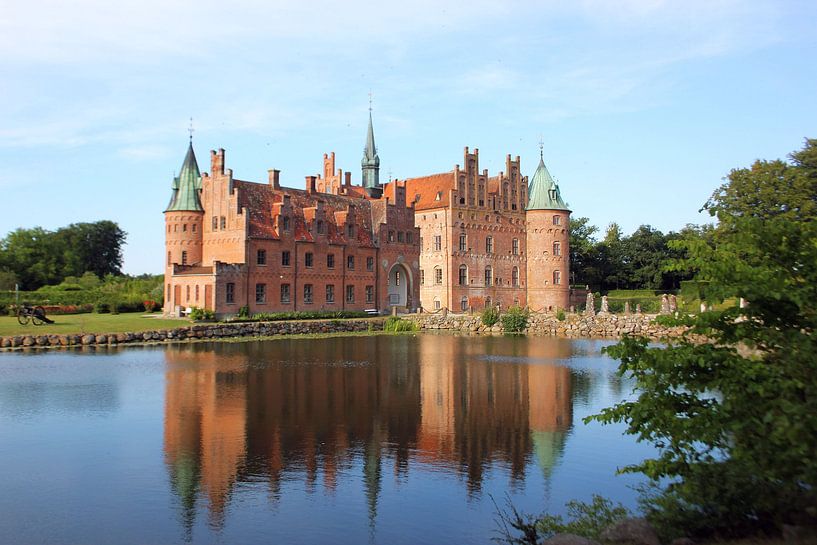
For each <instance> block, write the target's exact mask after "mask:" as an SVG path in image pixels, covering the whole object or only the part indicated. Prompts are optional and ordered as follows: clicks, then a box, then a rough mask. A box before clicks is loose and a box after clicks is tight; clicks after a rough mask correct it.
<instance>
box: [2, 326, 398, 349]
mask: <svg viewBox="0 0 817 545" xmlns="http://www.w3.org/2000/svg"><path fill="white" fill-rule="evenodd" d="M370 329H374V330H381V329H383V322H382V320H315V321H302V322H252V323H233V324H229V323H218V324H195V325H192V326H189V327H179V328H176V329H159V330H155V331H139V332H134V333H96V334H92V333H88V334H73V335H14V336H8V337H0V349H12V348H44V347H69V346H116V345H120V344H144V343H167V342H179V341H188V340H207V339H223V338H228V337H268V336H272V335H303V334H319V333H343V332H350V331H368V330H370Z"/></svg>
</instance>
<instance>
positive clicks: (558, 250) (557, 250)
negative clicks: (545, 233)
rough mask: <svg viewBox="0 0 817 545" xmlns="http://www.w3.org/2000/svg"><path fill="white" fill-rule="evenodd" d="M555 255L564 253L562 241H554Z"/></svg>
mask: <svg viewBox="0 0 817 545" xmlns="http://www.w3.org/2000/svg"><path fill="white" fill-rule="evenodd" d="M553 255H562V243H561V242H554V243H553Z"/></svg>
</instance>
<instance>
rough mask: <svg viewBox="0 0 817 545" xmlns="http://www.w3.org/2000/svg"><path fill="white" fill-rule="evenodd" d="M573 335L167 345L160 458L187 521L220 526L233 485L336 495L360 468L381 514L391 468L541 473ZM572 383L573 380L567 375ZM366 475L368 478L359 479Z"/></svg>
mask: <svg viewBox="0 0 817 545" xmlns="http://www.w3.org/2000/svg"><path fill="white" fill-rule="evenodd" d="M572 346H573V345H572V344H571V343H569V342H558V341H554V340H548V341H547V342H545V341H544V340H543V341H542V342H527V343H514V341H513V339H505V338H474V337H458V338H456V339H455V342H452V339H451V338H450V337H444V336H436V335H419V336H407V337H365V338H363V337H348V338H336V339H327V340H322V341H321V342H320V343H316V342H310V341H309V340H303V339H301V340H296V339H287V340H279V341H272V342H251V343H213V344H192V345H187V346H180V347H175V348H169V349H168V350H167V351H166V354H167V356H166V358H167V366H166V367H167V373H166V401H165V423H164V445H165V447H164V448H165V460H166V463H167V466H168V470H169V473H170V481H171V485H172V487H173V490H174V492H175V494H176V495H177V497H178V498H179V501H180V502H181V504H182V512H183V513H184V515H183V516H184V517H185V518H187V519H188V520H186V524H187V525H190V524H192V523H193V517H195V511H196V501H197V498H199V497H201V496H203V497H205V498H207V501H208V505H209V512H210V518H211V523H215V524H217V525H218V524H220V521H221V520H222V518H223V516H224V512H225V509H226V507H227V504H228V503H229V501H230V498H231V494H232V492H233V490H234V488H235V486H236V484H237V483H240V482H252V483H258V482H265V483H267V484H266V485H265V486H268V488H269V490H270V496H271V498H272V500H271V501H276V500H277V499H278V498H280V496H281V486H282V482H287V481H289V482H292V481H293V480H302V481H304V482H305V483H306V485H307V487H308V488H309V489H312V490H314V489H315V488H317V487H323V488H324V489H326V490H327V491H329V492H331V491H333V490H334V489H335V487H336V486H337V483H338V479H339V478H341V477H339V476H341V475H343V474H346V475H348V474H349V473H350V472H357V475H356V477H357V478H362V480H363V483H364V486H365V491H366V496H367V500H368V504H369V512H370V516H371V517H374V516H375V514H376V509H377V499H378V495H379V492H380V488H381V482H382V479H383V478H384V473H386V474H388V473H387V472H388V471H392V472H393V473H394V474H395V475H397V476H400V475H407V474H408V473H409V472H410V471H411V470H412V469H413V468H414V467H415V466H416V465H417V464H430V465H433V466H435V468H438V469H439V470H442V471H448V472H456V473H458V474H459V475H460V476H461V478H462V479H463V481H464V482H465V483H466V486H467V489H468V491H469V493H475V492H478V491H479V490H480V487H481V484H482V480H483V476H484V473H485V472H486V471H487V470H488V468H490V467H492V466H494V465H502V466H503V467H505V468H506V469H507V472H508V473H509V475H510V478H511V480H518V479H522V478H524V473H525V469H526V467H528V466H530V465H531V464H532V463H534V464H536V465H538V466H539V467H540V468H541V470H542V471H543V472H544V473H545V476H546V477H547V476H548V475H549V473H550V471H551V470H552V468H553V466H554V465H555V464H556V463H557V462H558V459H559V457H560V455H561V452H562V450H563V447H564V443H565V439H566V436H567V431H568V430H569V428H570V427H571V425H572V404H571V390H572V387H571V380H574V381H575V380H576V377H575V376H574V375H571V372H570V370H569V369H568V368H567V367H563V366H560V365H558V361H559V360H562V359H564V358H568V357H570V356H571V349H572V348H571V347H572ZM571 377H573V379H572V378H571ZM361 472H362V475H361Z"/></svg>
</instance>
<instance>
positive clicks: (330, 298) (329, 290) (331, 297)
mask: <svg viewBox="0 0 817 545" xmlns="http://www.w3.org/2000/svg"><path fill="white" fill-rule="evenodd" d="M326 302H327V303H334V302H335V286H334V285H333V284H327V285H326Z"/></svg>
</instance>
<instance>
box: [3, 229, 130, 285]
mask: <svg viewBox="0 0 817 545" xmlns="http://www.w3.org/2000/svg"><path fill="white" fill-rule="evenodd" d="M125 236H126V235H125V232H124V231H122V230H121V229H120V228H119V226H118V225H117V224H116V223H114V222H111V221H98V222H95V223H74V224H71V225H69V226H67V227H62V228H60V229H57V230H56V231H47V230H45V229H43V228H41V227H34V228H31V229H23V228H20V229H17V230H15V231H12V232H11V233H9V234H8V235H6V237H5V238H3V239H2V240H0V270H5V271H8V272H11V273H13V274H14V275H15V276H16V278H17V279H18V281H19V283H20V287H21V289H25V290H34V289H37V288H39V287H41V286H46V285H56V284H59V283H60V282H62V281H63V280H64V279H65V278H66V277H69V276H74V277H76V276H81V275H83V273H85V272H86V271H90V272H91V273H92V274H94V275H96V276H97V277H98V278H102V277H104V276H106V275H108V274H113V275H119V274H121V268H122V246H123V244H124V242H125ZM12 287H13V286H12Z"/></svg>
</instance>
